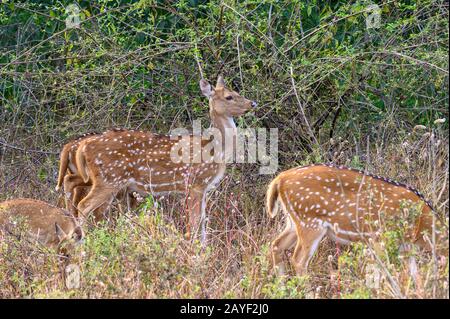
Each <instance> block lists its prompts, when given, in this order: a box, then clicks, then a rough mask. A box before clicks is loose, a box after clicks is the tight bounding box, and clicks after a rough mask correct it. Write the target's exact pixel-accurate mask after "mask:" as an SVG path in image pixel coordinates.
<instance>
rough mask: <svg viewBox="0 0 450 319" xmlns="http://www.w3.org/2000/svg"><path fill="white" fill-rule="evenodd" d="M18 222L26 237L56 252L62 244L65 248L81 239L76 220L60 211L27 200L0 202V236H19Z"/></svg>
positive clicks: (65, 212)
mask: <svg viewBox="0 0 450 319" xmlns="http://www.w3.org/2000/svg"><path fill="white" fill-rule="evenodd" d="M20 220H22V221H23V222H24V223H25V224H26V225H25V227H26V231H27V233H28V237H27V238H28V239H31V240H37V241H38V242H39V243H41V244H43V245H45V246H47V247H48V248H53V249H57V250H59V248H60V247H61V246H62V245H63V244H64V246H65V248H66V249H67V248H69V247H72V246H73V245H74V244H76V243H78V242H80V241H81V239H82V238H83V236H84V233H83V230H82V229H81V227H80V225H79V224H78V222H77V220H76V219H75V218H74V217H73V215H72V214H70V213H69V212H67V211H66V210H64V209H61V208H59V207H56V206H53V205H50V204H47V203H45V202H43V201H40V200H35V199H29V198H18V199H12V200H7V201H4V202H0V233H3V234H4V235H7V234H9V235H17V236H18V237H19V236H20V232H19V231H20V230H18V229H16V228H17V227H18V225H20ZM69 249H70V248H69Z"/></svg>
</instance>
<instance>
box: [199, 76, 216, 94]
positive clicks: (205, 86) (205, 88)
mask: <svg viewBox="0 0 450 319" xmlns="http://www.w3.org/2000/svg"><path fill="white" fill-rule="evenodd" d="M200 90H202V93H203V95H204V96H206V97H211V96H213V94H214V90H213V88H212V86H211V84H209V83H208V81H206V80H205V79H201V80H200Z"/></svg>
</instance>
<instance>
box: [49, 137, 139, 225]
mask: <svg viewBox="0 0 450 319" xmlns="http://www.w3.org/2000/svg"><path fill="white" fill-rule="evenodd" d="M99 135H101V133H96V132H91V133H86V134H83V135H81V136H79V137H77V138H75V139H73V140H71V141H69V142H67V143H66V144H65V145H64V146H63V148H62V150H61V153H60V161H59V172H58V180H57V185H56V188H55V189H56V191H59V190H60V189H61V188H62V186H63V189H64V195H65V196H64V206H65V208H66V209H67V210H68V211H69V212H71V213H72V214H73V215H74V216H75V217H78V210H77V208H76V207H77V206H78V203H79V202H80V201H81V200H82V199H83V198H84V197H86V196H87V194H88V193H89V191H90V189H91V187H92V182H91V181H90V180H88V181H87V182H85V181H84V180H83V178H82V177H81V175H80V174H79V173H78V168H77V166H76V161H75V156H76V152H77V150H78V147H79V146H80V143H81V142H82V141H84V140H87V139H89V138H92V137H95V136H99ZM117 197H118V198H119V199H127V200H128V202H127V204H128V207H129V208H131V209H133V208H136V207H137V204H138V203H137V201H136V199H135V198H134V197H133V196H131V194H128V192H127V190H124V191H123V192H121V193H120V194H119V195H118V196H117ZM59 202H61V200H59ZM59 205H60V206H62V205H61V204H59Z"/></svg>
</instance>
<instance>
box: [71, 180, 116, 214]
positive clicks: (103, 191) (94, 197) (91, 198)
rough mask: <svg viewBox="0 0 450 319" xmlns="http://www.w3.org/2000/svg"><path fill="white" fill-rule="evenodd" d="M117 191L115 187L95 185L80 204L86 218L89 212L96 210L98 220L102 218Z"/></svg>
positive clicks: (80, 210) (79, 208)
mask: <svg viewBox="0 0 450 319" xmlns="http://www.w3.org/2000/svg"><path fill="white" fill-rule="evenodd" d="M116 193H117V191H116V190H115V189H113V188H107V187H102V186H93V187H92V188H91V191H90V192H89V194H88V195H87V196H86V197H85V198H84V199H83V200H82V201H81V202H80V203H79V204H78V210H79V212H80V214H81V216H83V217H84V218H86V217H87V216H88V215H89V213H91V212H94V215H95V219H96V221H98V220H100V219H102V218H103V215H104V212H105V211H106V210H107V209H108V207H109V205H110V204H111V202H112V201H113V199H114V196H115V194H116Z"/></svg>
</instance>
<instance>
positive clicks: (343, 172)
mask: <svg viewBox="0 0 450 319" xmlns="http://www.w3.org/2000/svg"><path fill="white" fill-rule="evenodd" d="M278 203H281V208H282V210H283V212H284V214H285V215H286V228H285V230H284V231H283V232H282V233H281V234H280V235H279V236H278V237H277V238H276V239H275V240H274V241H273V242H272V250H271V251H272V259H273V265H274V267H275V269H276V270H277V271H278V273H279V274H284V273H285V265H284V264H283V259H282V258H283V254H284V252H285V250H287V249H290V248H292V247H294V246H295V249H294V253H293V256H292V264H293V266H294V268H295V270H296V272H297V274H300V275H302V274H305V273H306V272H307V267H308V263H309V261H310V259H311V257H312V256H313V255H314V253H315V251H316V250H317V248H318V246H319V243H320V241H321V240H322V238H323V237H324V236H325V235H328V236H329V237H330V238H331V239H332V240H334V241H336V242H338V243H341V244H349V243H352V242H355V241H366V240H368V239H369V238H374V237H375V238H376V236H377V232H378V231H379V230H380V229H379V227H380V226H381V225H383V221H384V218H385V217H386V216H390V215H393V214H399V213H400V212H401V211H402V210H403V209H404V207H403V206H404V204H409V205H410V204H419V205H422V206H421V208H420V215H419V216H418V218H417V222H416V224H415V227H414V230H413V231H412V232H411V233H410V234H407V239H408V240H409V241H410V242H411V243H413V244H416V245H418V246H419V247H422V248H425V249H427V250H429V249H431V245H430V242H429V241H427V240H426V239H425V237H424V235H425V234H426V233H428V234H429V235H430V234H431V227H432V209H431V205H430V203H429V202H427V201H425V199H424V197H423V196H422V195H421V194H420V193H419V192H418V191H417V190H415V189H413V188H411V187H409V186H406V185H404V184H400V183H397V182H394V181H391V180H389V179H385V178H382V177H379V176H374V175H371V174H365V173H363V172H361V171H358V170H355V169H351V168H345V167H335V166H333V165H322V164H318V165H312V166H306V167H298V168H293V169H290V170H287V171H284V172H282V173H280V174H279V175H278V176H277V177H276V178H275V179H274V180H273V181H272V182H271V183H270V185H269V187H268V190H267V202H266V209H267V212H268V213H269V215H270V216H271V217H274V216H275V215H276V214H277V212H278ZM377 225H378V226H377Z"/></svg>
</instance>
